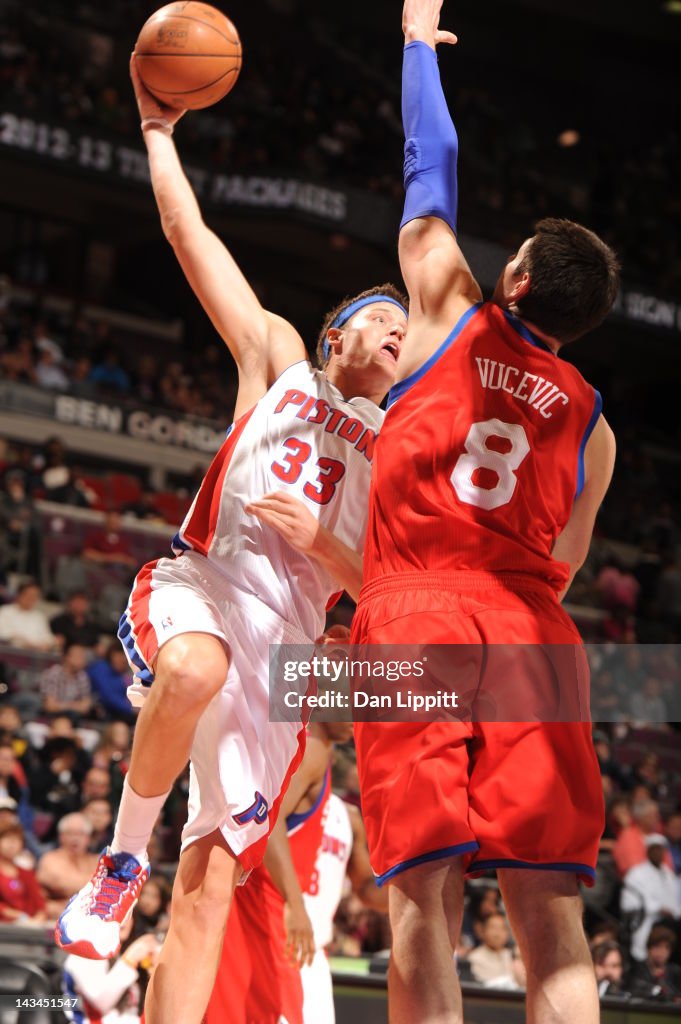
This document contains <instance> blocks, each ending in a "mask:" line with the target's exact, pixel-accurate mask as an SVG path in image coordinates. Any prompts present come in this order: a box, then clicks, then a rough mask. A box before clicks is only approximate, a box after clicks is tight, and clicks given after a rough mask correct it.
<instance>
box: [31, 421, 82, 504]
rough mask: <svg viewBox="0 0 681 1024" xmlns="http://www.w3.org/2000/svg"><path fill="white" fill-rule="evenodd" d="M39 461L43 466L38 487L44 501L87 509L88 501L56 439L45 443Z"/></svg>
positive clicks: (60, 444) (59, 442) (63, 449)
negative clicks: (43, 494)
mask: <svg viewBox="0 0 681 1024" xmlns="http://www.w3.org/2000/svg"><path fill="white" fill-rule="evenodd" d="M41 461H42V464H43V466H42V472H41V476H40V486H41V487H42V489H43V491H44V492H45V498H46V500H47V501H55V502H57V503H58V504H61V505H74V506H75V507H76V508H87V507H88V505H89V502H88V499H87V497H86V495H85V493H84V490H83V488H82V486H79V483H78V481H77V480H76V479H75V478H74V475H73V471H72V470H71V468H70V467H69V466H68V465H67V456H66V448H65V447H64V445H63V443H62V441H61V440H60V439H59V438H58V437H50V438H48V440H47V441H46V442H45V446H44V448H43V451H42V454H41Z"/></svg>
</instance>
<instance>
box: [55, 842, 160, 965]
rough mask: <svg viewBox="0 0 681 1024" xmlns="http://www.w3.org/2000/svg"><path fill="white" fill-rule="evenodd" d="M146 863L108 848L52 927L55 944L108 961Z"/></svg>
mask: <svg viewBox="0 0 681 1024" xmlns="http://www.w3.org/2000/svg"><path fill="white" fill-rule="evenodd" d="M149 873H150V872H149V864H148V863H145V864H140V862H139V861H138V860H136V859H135V858H134V857H133V856H132V854H130V853H112V852H111V849H110V847H107V848H106V849H105V850H104V851H103V853H102V855H101V857H100V858H99V862H98V864H97V869H96V871H95V873H94V875H93V876H92V878H91V879H90V881H89V882H88V883H87V885H85V886H83V888H82V889H81V890H80V892H77V893H76V895H75V896H73V897H72V898H71V900H70V901H69V903H68V905H67V907H66V909H65V910H64V912H63V913H62V915H61V917H60V918H59V920H58V921H57V926H56V928H55V930H54V937H55V941H56V943H57V945H58V946H61V948H62V949H65V950H66V951H67V952H68V953H74V954H75V955H76V956H84V957H87V959H88V960H108V959H109V957H111V956H114V954H115V953H117V952H118V948H119V946H120V944H121V938H120V931H121V926H122V925H123V924H125V922H126V921H127V920H128V918H129V917H130V915H131V914H132V912H133V910H134V908H135V904H136V903H137V900H138V898H139V894H140V889H141V888H142V886H143V885H144V883H145V882H146V880H147V879H148V877H149Z"/></svg>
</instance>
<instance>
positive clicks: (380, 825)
mask: <svg viewBox="0 0 681 1024" xmlns="http://www.w3.org/2000/svg"><path fill="white" fill-rule="evenodd" d="M352 643H353V644H407V643H414V644H424V643H432V644H494V645H501V644H504V645H512V644H523V645H554V644H556V645H579V644H580V643H581V641H580V637H579V634H578V632H577V630H576V628H575V626H574V624H573V622H572V621H571V619H570V618H569V617H568V616H567V614H566V613H565V612H564V611H563V609H562V608H561V606H560V604H559V603H558V602H557V600H556V597H555V594H554V592H553V591H552V590H551V589H550V588H549V587H548V586H547V585H546V584H544V583H543V582H541V581H540V580H535V579H532V578H528V577H522V576H511V575H505V576H504V577H500V576H495V575H493V574H490V573H473V572H462V573H427V572H416V573H400V574H396V575H394V576H389V577H383V578H382V579H379V580H376V581H373V582H371V583H369V584H368V585H366V586H365V587H364V588H363V589H362V593H361V595H360V602H359V605H358V608H357V613H356V615H355V619H354V622H353V630H352ZM566 649H569V650H572V651H573V652H574V651H575V647H574V646H571V647H570V648H565V647H563V648H562V650H566ZM536 650H538V651H539V652H540V651H541V649H540V648H537V649H536ZM579 653H580V655H581V651H579ZM480 664H481V665H483V664H484V659H481V662H480ZM547 664H548V663H547ZM535 671H536V665H535ZM547 671H548V669H547ZM487 685H488V686H489V685H490V683H489V681H488V682H487ZM493 685H494V681H493V680H492V681H491V686H492V688H493ZM550 685H551V682H550V681H548V682H547V687H548V686H550ZM355 743H356V747H357V765H358V769H359V778H360V785H361V794H362V813H363V815H364V821H365V825H366V831H367V839H368V842H369V850H370V854H371V863H372V867H373V869H374V872H375V874H376V876H377V881H378V884H379V885H381V884H383V883H385V882H388V881H390V880H391V879H392V878H393V877H394V876H395V875H398V874H399V873H400V872H402V871H405V870H407V869H408V868H410V867H413V866H415V865H417V864H421V863H424V862H425V861H432V860H437V859H439V858H446V857H453V856H457V855H462V856H464V858H465V864H466V870H467V872H468V873H469V874H475V873H476V872H479V871H483V870H486V869H488V868H500V867H501V868H505V867H509V868H511V867H515V868H534V869H538V870H559V871H570V872H575V873H576V874H577V875H578V876H579V877H580V878H581V879H582V880H583V881H584V882H585V883H586V884H587V885H591V884H593V879H594V874H595V871H594V869H595V865H596V857H597V852H598V844H599V839H600V836H601V834H602V831H603V819H604V811H603V796H602V787H601V780H600V772H599V768H598V762H597V759H596V755H595V752H594V749H593V744H592V740H591V726H590V723H589V722H588V721H560V722H546V721H528V722H514V721H503V722H498V721H497V722H484V721H481V722H462V723H458V722H428V723H425V724H424V723H422V722H421V723H416V722H414V723H410V722H379V723H373V722H356V723H355Z"/></svg>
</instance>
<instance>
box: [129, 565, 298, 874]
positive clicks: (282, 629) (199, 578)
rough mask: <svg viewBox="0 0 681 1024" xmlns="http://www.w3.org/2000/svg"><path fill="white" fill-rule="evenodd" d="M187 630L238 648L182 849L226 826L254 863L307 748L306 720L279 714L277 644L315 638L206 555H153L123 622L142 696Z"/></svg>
mask: <svg viewBox="0 0 681 1024" xmlns="http://www.w3.org/2000/svg"><path fill="white" fill-rule="evenodd" d="M182 633H209V634H210V635H211V636H215V637H217V638H218V639H219V640H221V641H222V642H223V643H224V644H225V646H226V647H227V648H229V652H230V665H229V671H228V674H227V678H226V680H225V684H224V686H223V688H222V690H221V691H220V692H219V693H218V694H216V696H215V697H214V698H213V700H212V701H211V703H210V704H209V705H208V707H207V708H206V710H205V711H204V713H203V715H202V716H201V718H200V719H199V723H198V726H197V729H196V734H195V736H194V743H193V746H192V751H191V765H190V784H189V816H188V820H187V824H186V825H185V828H184V830H183V832H182V849H183V850H184V849H185V848H186V847H187V846H188V845H189V844H190V843H192V842H195V841H196V840H197V839H200V838H201V837H202V836H206V835H209V834H210V833H211V832H214V831H215V830H216V829H219V830H220V832H221V833H222V835H223V837H224V839H225V841H226V842H227V844H228V845H229V847H230V849H231V850H232V851H233V853H234V854H235V856H236V857H237V859H238V860H239V862H240V863H241V865H242V866H243V868H244V870H245V871H250V870H251V869H252V868H254V867H256V866H257V864H259V863H260V861H261V860H262V857H263V855H264V852H265V846H266V843H267V837H268V835H269V833H270V832H271V830H272V828H273V827H274V824H275V822H276V819H277V814H278V812H279V806H280V803H281V799H282V797H283V795H284V793H285V792H286V789H287V787H288V784H289V781H290V779H291V776H292V775H293V773H294V771H295V770H296V768H297V767H298V765H299V763H300V761H301V759H302V756H303V752H304V749H305V727H304V724H303V723H301V722H299V721H298V722H270V720H269V645H270V644H302V645H308V644H310V643H311V641H310V640H309V639H308V638H307V637H306V636H304V635H303V634H302V633H301V631H300V629H298V628H297V627H296V626H294V625H292V624H290V623H288V622H285V621H284V620H283V619H281V618H279V616H278V615H276V614H275V613H274V612H273V611H272V610H271V609H270V608H268V607H267V605H265V604H263V602H262V601H260V600H259V599H258V598H257V597H255V596H253V595H252V594H248V593H246V592H245V591H242V590H240V589H239V588H238V587H236V586H235V585H234V584H233V583H232V582H231V581H230V580H229V579H227V578H226V577H225V576H223V575H222V573H220V572H218V570H216V569H215V568H213V566H211V564H210V563H209V562H208V560H207V559H206V558H204V557H203V555H199V554H197V553H196V552H187V553H186V554H183V555H181V556H180V557H178V558H161V559H159V560H158V561H156V562H149V563H148V564H147V565H145V566H144V567H143V568H142V569H141V570H140V572H139V573H138V574H137V577H136V579H135V582H134V584H133V588H132V592H131V594H130V600H129V602H128V606H127V608H126V610H125V613H124V614H123V616H122V617H121V621H120V625H119V631H118V635H119V637H120V639H121V643H122V644H123V647H124V649H125V652H126V655H127V657H128V661H129V662H130V666H131V668H132V670H133V673H134V675H135V683H134V685H133V686H131V687H129V689H128V697H129V698H130V701H131V703H132V704H134V705H136V706H139V705H140V704H141V703H143V701H144V697H145V696H146V695H147V694H148V692H149V688H150V686H151V685H152V684H153V678H154V665H155V662H156V658H157V655H158V652H159V650H160V649H161V647H162V646H163V645H164V644H166V643H168V641H169V640H172V639H173V637H176V636H180V635H181V634H182Z"/></svg>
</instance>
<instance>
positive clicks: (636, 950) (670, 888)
mask: <svg viewBox="0 0 681 1024" xmlns="http://www.w3.org/2000/svg"><path fill="white" fill-rule="evenodd" d="M645 846H646V853H647V857H646V860H645V861H644V862H643V863H642V864H636V865H635V867H633V868H630V870H629V871H627V873H626V875H625V876H624V884H623V886H622V893H621V897H620V906H621V909H622V911H623V912H624V913H625V914H626V913H628V914H634V913H638V914H641V913H642V914H643V917H642V920H641V922H640V924H639V925H638V927H636V928H635V930H634V934H633V937H632V941H631V953H632V956H633V957H634V958H635V959H636V960H645V957H646V941H647V939H648V936H649V934H650V930H651V928H652V927H653V925H654V924H656V923H657V922H658V921H659V920H660V919H661V918H671V919H672V920H677V919H678V918H679V917H681V893H680V892H679V883H678V880H677V878H676V875H675V874H674V872H673V871H672V870H671V868H669V867H668V866H667V865H666V864H665V863H664V859H665V854H666V852H667V848H668V843H667V839H666V837H665V836H663V835H662V834H661V833H655V832H653V833H652V835H648V836H646V837H645Z"/></svg>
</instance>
